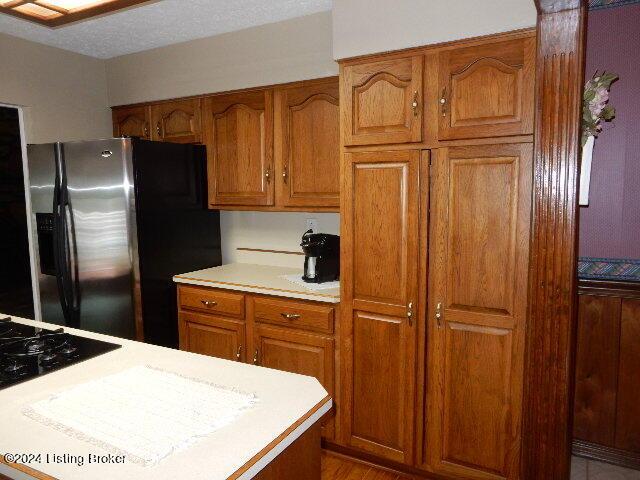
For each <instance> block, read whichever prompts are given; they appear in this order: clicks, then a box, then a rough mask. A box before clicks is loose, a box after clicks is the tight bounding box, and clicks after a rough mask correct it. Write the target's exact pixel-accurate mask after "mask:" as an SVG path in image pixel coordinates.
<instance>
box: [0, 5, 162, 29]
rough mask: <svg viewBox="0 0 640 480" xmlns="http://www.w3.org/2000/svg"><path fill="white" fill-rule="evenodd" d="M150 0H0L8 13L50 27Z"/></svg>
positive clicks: (1, 9) (0, 7)
mask: <svg viewBox="0 0 640 480" xmlns="http://www.w3.org/2000/svg"><path fill="white" fill-rule="evenodd" d="M148 1H149V0H0V13H7V14H9V15H14V16H16V17H20V18H23V19H26V20H31V21H33V22H37V23H40V24H43V25H47V26H49V27H58V26H60V25H64V24H66V23H70V22H76V21H79V20H84V19H87V18H91V17H95V16H98V15H104V14H105V13H110V12H114V11H116V10H121V9H123V8H127V7H132V6H134V5H139V4H142V3H146V2H148Z"/></svg>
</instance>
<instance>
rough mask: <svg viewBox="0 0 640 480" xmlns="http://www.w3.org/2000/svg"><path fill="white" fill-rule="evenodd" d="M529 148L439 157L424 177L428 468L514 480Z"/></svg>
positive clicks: (466, 150)
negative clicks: (427, 187)
mask: <svg viewBox="0 0 640 480" xmlns="http://www.w3.org/2000/svg"><path fill="white" fill-rule="evenodd" d="M531 157H532V146H531V144H510V145H489V146H472V147H456V148H448V149H440V150H437V151H436V154H435V156H434V158H433V161H432V163H433V165H432V169H431V175H432V187H431V200H430V202H431V215H430V222H431V236H430V247H429V248H430V250H429V259H430V266H429V269H428V271H429V280H428V292H429V302H428V309H427V342H428V344H427V352H428V353H427V359H426V369H427V375H426V379H427V385H428V388H427V397H426V398H427V402H426V411H425V412H424V418H425V419H426V421H425V423H424V425H422V428H423V431H424V432H425V436H424V438H425V439H426V441H425V442H424V445H423V451H422V456H423V461H424V463H425V465H426V468H427V469H429V470H430V471H433V472H435V473H438V474H442V475H450V476H457V477H461V478H473V479H487V480H488V479H492V480H495V479H498V478H504V479H516V478H520V468H519V462H520V443H521V423H522V390H523V368H524V367H523V365H524V335H525V328H526V314H527V311H526V309H527V270H528V255H529V223H530V210H531V188H532V187H531V182H532V174H531V162H532V158H531Z"/></svg>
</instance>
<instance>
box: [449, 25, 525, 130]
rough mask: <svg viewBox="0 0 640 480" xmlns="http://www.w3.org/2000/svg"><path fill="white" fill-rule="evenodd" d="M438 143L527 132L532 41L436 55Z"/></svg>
mask: <svg viewBox="0 0 640 480" xmlns="http://www.w3.org/2000/svg"><path fill="white" fill-rule="evenodd" d="M439 57H440V58H439V78H440V80H439V91H438V95H439V118H440V121H439V129H438V139H439V140H457V139H470V138H484V137H501V136H507V135H524V134H531V133H533V107H534V77H535V38H534V37H527V38H518V39H512V40H506V41H503V42H495V41H493V42H487V43H485V44H481V45H476V46H469V47H459V48H452V49H446V50H443V51H442V52H440V54H439Z"/></svg>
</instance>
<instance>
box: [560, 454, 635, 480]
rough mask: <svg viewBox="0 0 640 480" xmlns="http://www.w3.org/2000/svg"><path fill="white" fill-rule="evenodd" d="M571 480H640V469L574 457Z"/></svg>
mask: <svg viewBox="0 0 640 480" xmlns="http://www.w3.org/2000/svg"><path fill="white" fill-rule="evenodd" d="M571 480H640V471H638V470H629V469H628V468H622V467H616V466H615V465H609V464H608V463H601V462H594V461H593V460H587V459H584V458H579V457H573V460H572V462H571Z"/></svg>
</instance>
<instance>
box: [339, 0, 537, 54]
mask: <svg viewBox="0 0 640 480" xmlns="http://www.w3.org/2000/svg"><path fill="white" fill-rule="evenodd" d="M535 24H536V9H535V7H534V3H533V0H449V1H437V2H434V1H429V0H393V1H389V0H333V56H334V58H336V59H340V58H349V57H354V56H357V55H365V54H369V53H378V52H385V51H389V50H399V49H402V48H409V47H417V46H422V45H430V44H434V43H440V42H446V41H450V40H458V39H461V38H469V37H475V36H479V35H487V34H491V33H497V32H505V31H509V30H516V29H520V28H526V27H532V26H534V25H535Z"/></svg>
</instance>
